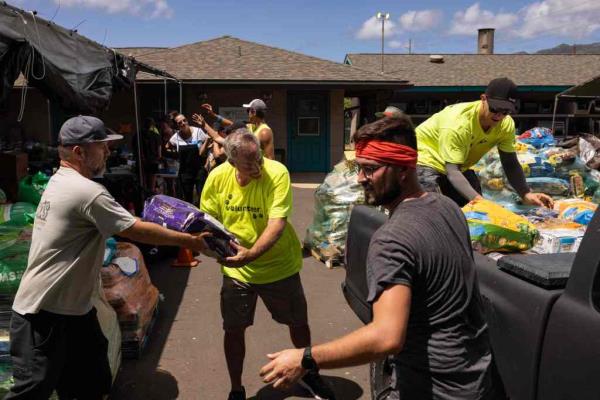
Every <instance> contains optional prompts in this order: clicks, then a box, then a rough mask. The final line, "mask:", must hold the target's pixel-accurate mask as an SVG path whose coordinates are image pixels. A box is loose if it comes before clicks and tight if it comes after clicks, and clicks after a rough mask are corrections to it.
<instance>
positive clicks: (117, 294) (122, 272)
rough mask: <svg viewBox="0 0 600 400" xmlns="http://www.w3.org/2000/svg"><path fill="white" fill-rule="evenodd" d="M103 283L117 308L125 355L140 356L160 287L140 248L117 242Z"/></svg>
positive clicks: (104, 270)
mask: <svg viewBox="0 0 600 400" xmlns="http://www.w3.org/2000/svg"><path fill="white" fill-rule="evenodd" d="M101 277H102V286H103V288H104V294H105V296H106V299H107V301H108V303H109V304H110V305H111V306H112V307H113V308H114V309H115V311H116V313H117V318H118V320H119V325H120V327H121V335H122V347H121V349H122V352H123V357H125V358H139V356H140V355H141V352H142V350H143V348H144V345H145V343H146V341H147V337H148V333H149V331H150V327H151V325H152V322H153V319H154V317H155V315H156V309H157V307H158V298H159V294H158V289H157V288H156V287H155V286H154V285H153V284H152V282H151V281H150V275H149V274H148V270H147V268H146V264H145V262H144V257H143V256H142V253H141V251H140V250H139V249H138V248H137V247H136V246H135V245H133V244H131V243H117V246H116V252H115V254H114V257H113V258H112V260H111V261H110V263H109V264H108V265H105V266H103V267H102V269H101Z"/></svg>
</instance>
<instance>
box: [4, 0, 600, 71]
mask: <svg viewBox="0 0 600 400" xmlns="http://www.w3.org/2000/svg"><path fill="white" fill-rule="evenodd" d="M8 3H9V4H12V5H15V6H17V7H21V8H24V9H26V10H37V11H38V13H39V15H40V16H42V17H44V18H46V19H51V18H52V17H53V16H54V15H55V13H56V16H55V17H54V22H56V23H58V24H60V25H62V26H65V27H69V28H72V27H74V26H76V25H78V24H79V27H78V30H79V32H80V33H81V34H83V35H85V36H87V37H90V38H92V39H94V40H96V41H98V42H100V43H102V42H104V44H106V45H107V46H110V47H138V46H159V47H162V46H168V47H171V46H178V45H183V44H188V43H193V42H196V41H201V40H206V39H211V38H215V37H219V36H223V35H232V36H235V37H238V38H240V39H245V40H251V41H256V42H259V43H263V44H268V45H272V46H276V47H281V48H284V49H287V50H293V51H299V52H302V53H305V54H309V55H313V56H317V57H322V58H326V59H330V60H334V61H338V62H341V61H343V59H344V55H345V54H346V53H357V52H379V51H380V46H381V44H380V43H381V42H380V38H381V31H380V27H381V25H380V23H379V22H378V21H376V20H374V18H373V16H374V15H375V14H376V13H377V12H378V11H385V12H388V13H389V14H390V19H389V21H388V22H387V24H386V52H397V53H406V52H407V51H408V49H407V43H408V40H409V38H410V39H412V43H413V52H416V53H472V52H475V48H476V40H477V36H476V33H477V28H481V27H486V28H487V27H492V28H496V41H495V50H496V52H497V53H513V52H517V51H521V50H524V51H529V52H533V51H536V50H539V49H542V48H547V47H553V46H555V45H557V44H560V43H590V42H600V0H540V1H537V2H533V1H515V0H504V1H497V0H488V1H486V2H476V1H463V0H457V1H452V2H447V1H446V2H441V1H430V0H420V1H398V0H396V1H391V0H379V1H373V0H370V1H365V0H337V1H328V0H302V1H299V0H297V1H287V0H279V1H277V0H253V1H246V2H242V1H233V0H220V1H218V2H217V1H210V2H207V1H202V0H198V1H192V0H12V1H11V0H9V1H8ZM207 57H210V55H207Z"/></svg>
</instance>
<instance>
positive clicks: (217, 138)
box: [202, 124, 225, 145]
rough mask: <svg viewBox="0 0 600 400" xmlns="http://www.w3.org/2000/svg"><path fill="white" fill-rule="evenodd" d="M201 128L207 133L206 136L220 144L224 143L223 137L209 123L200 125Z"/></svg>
mask: <svg viewBox="0 0 600 400" xmlns="http://www.w3.org/2000/svg"><path fill="white" fill-rule="evenodd" d="M202 129H203V130H204V131H205V132H206V133H207V134H208V136H210V138H211V139H212V140H213V141H214V142H216V143H218V144H220V145H223V143H225V139H223V138H222V137H221V135H219V133H218V132H217V131H215V130H214V129H213V128H212V127H211V126H210V125H208V124H204V126H203V127H202Z"/></svg>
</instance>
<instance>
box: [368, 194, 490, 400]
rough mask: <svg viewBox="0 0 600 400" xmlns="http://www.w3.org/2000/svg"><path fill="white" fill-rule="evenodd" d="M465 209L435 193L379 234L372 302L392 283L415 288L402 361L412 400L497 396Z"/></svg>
mask: <svg viewBox="0 0 600 400" xmlns="http://www.w3.org/2000/svg"><path fill="white" fill-rule="evenodd" d="M473 262H474V261H473V253H472V250H471V242H470V237H469V230H468V227H467V223H466V221H465V217H464V215H463V213H462V212H461V210H460V209H459V208H458V206H456V205H455V204H454V202H452V200H450V199H448V198H447V197H445V196H441V195H438V194H434V193H429V194H427V195H426V196H424V197H422V198H419V199H414V200H410V201H405V202H402V203H401V204H400V205H399V206H398V207H397V208H396V209H395V210H394V213H393V214H392V216H391V217H390V219H389V221H387V222H386V223H385V224H384V225H383V226H382V227H381V228H379V229H378V230H377V232H376V233H375V234H374V235H373V237H372V239H371V243H370V246H369V253H368V256H367V279H368V285H369V297H368V300H369V301H370V302H373V301H375V300H376V299H377V298H378V297H379V295H380V294H381V293H382V292H383V291H384V290H385V288H387V287H389V286H391V285H406V286H410V287H411V291H412V300H411V308H410V316H409V320H408V328H407V335H406V342H405V344H404V348H403V349H402V351H401V352H400V353H399V354H397V355H395V356H394V361H395V362H394V366H395V368H396V371H395V374H394V375H395V379H394V380H395V383H394V384H395V385H396V389H397V390H398V391H399V392H400V398H401V399H402V400H405V399H429V398H433V399H448V400H449V399H481V398H485V397H487V396H488V393H489V391H490V390H491V385H492V383H491V376H490V374H491V351H490V345H489V338H488V332H487V324H486V323H485V320H484V319H483V309H482V304H481V299H480V295H479V289H478V285H477V277H476V274H475V269H474V265H473Z"/></svg>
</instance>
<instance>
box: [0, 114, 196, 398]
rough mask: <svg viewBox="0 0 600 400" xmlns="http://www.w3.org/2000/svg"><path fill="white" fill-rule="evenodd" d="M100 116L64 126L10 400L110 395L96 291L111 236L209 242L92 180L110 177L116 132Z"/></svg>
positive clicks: (38, 235) (25, 284) (17, 335)
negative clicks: (145, 214) (151, 217)
mask: <svg viewBox="0 0 600 400" xmlns="http://www.w3.org/2000/svg"><path fill="white" fill-rule="evenodd" d="M109 132H110V131H109V130H108V129H107V128H106V127H105V126H104V124H103V123H102V121H101V120H99V119H98V118H95V117H90V116H78V117H74V118H71V119H69V120H68V121H66V122H65V123H64V125H63V126H62V128H61V130H60V134H59V140H60V146H59V156H60V159H61V160H60V168H59V169H58V171H56V173H55V174H54V175H53V176H52V178H50V181H49V182H48V186H47V187H46V190H45V191H44V193H43V194H42V198H41V200H40V204H39V206H38V208H37V211H36V215H35V220H34V224H33V234H32V239H31V250H30V252H29V260H28V265H27V269H26V270H25V272H24V274H23V278H22V279H21V283H20V285H19V289H18V291H17V294H16V296H15V301H14V303H13V313H12V318H11V324H10V341H11V346H10V347H11V348H10V353H11V358H12V363H13V367H14V370H13V376H14V385H13V387H12V388H11V389H10V392H9V393H8V394H7V396H6V397H5V399H11V400H14V399H47V398H49V397H50V395H51V394H52V392H53V391H54V390H56V391H57V392H58V394H59V397H60V398H65V399H67V398H68V399H75V398H77V399H102V398H104V395H106V394H108V393H109V392H110V387H111V384H112V377H111V371H110V367H109V364H108V358H107V347H108V342H107V340H106V338H105V337H104V335H103V333H102V330H101V328H100V325H99V323H98V318H97V317H96V309H95V308H94V306H93V294H94V292H95V291H96V290H97V286H98V283H99V281H98V278H99V275H100V268H101V266H102V261H103V257H104V249H105V242H106V239H107V238H109V237H110V236H113V235H118V236H121V237H124V238H128V239H130V240H133V241H137V242H142V243H149V244H156V245H170V246H181V247H187V248H189V249H191V250H195V251H204V250H205V248H206V245H205V242H204V239H203V237H204V236H205V235H206V234H200V235H190V234H188V233H180V232H176V231H171V230H169V229H166V228H163V227H162V226H160V225H157V224H153V223H149V222H144V221H140V220H138V219H136V218H135V217H133V216H132V215H131V214H129V212H127V210H125V209H124V208H123V207H122V206H121V205H119V204H118V203H117V202H116V201H115V200H114V199H113V197H112V196H111V195H110V194H109V193H108V191H107V190H106V188H105V187H104V186H102V185H100V184H98V183H96V182H94V181H92V180H91V178H92V177H94V176H97V175H99V174H101V173H102V171H103V170H104V168H105V163H106V158H107V157H108V154H109V152H108V142H109V141H111V140H118V139H121V138H122V136H120V135H115V134H113V133H109Z"/></svg>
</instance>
